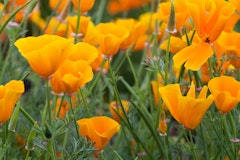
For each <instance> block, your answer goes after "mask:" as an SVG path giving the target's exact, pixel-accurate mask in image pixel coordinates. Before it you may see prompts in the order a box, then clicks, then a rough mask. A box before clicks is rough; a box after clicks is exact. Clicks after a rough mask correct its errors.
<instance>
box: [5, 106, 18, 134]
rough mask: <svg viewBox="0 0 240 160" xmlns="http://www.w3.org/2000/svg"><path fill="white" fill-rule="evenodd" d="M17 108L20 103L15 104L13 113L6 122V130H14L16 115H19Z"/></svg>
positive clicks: (16, 120)
mask: <svg viewBox="0 0 240 160" xmlns="http://www.w3.org/2000/svg"><path fill="white" fill-rule="evenodd" d="M19 108H20V105H17V106H16V107H15V109H14V111H13V114H12V116H11V119H10V121H9V123H8V130H9V131H12V132H15V129H16V126H17V122H18V116H19Z"/></svg>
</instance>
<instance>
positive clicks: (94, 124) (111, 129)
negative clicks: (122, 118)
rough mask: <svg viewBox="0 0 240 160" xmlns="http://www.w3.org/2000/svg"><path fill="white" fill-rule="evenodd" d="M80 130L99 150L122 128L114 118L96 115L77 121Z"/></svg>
mask: <svg viewBox="0 0 240 160" xmlns="http://www.w3.org/2000/svg"><path fill="white" fill-rule="evenodd" d="M77 123H78V125H79V132H80V134H81V135H82V136H83V137H87V138H89V139H90V140H91V141H92V142H93V143H95V144H94V146H95V148H96V149H97V150H98V151H101V150H102V149H103V148H104V147H106V145H107V144H108V142H109V141H110V139H111V138H112V136H113V135H114V134H116V133H117V132H118V130H119V128H120V125H119V124H118V123H117V122H116V121H114V120H113V119H111V118H109V117H106V116H95V117H91V118H83V119H80V120H78V121H77Z"/></svg>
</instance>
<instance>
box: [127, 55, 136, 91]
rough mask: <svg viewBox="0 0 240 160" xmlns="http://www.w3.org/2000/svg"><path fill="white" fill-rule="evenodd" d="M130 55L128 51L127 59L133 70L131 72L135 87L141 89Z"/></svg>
mask: <svg viewBox="0 0 240 160" xmlns="http://www.w3.org/2000/svg"><path fill="white" fill-rule="evenodd" d="M129 54H130V53H129V52H128V51H126V57H127V60H128V63H129V65H130V68H131V71H132V74H133V78H134V80H135V85H136V87H139V82H138V78H137V75H136V71H135V69H134V67H133V64H132V61H131V59H130V57H129Z"/></svg>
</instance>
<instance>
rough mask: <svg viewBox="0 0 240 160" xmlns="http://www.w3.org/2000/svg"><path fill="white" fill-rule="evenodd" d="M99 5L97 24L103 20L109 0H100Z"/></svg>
mask: <svg viewBox="0 0 240 160" xmlns="http://www.w3.org/2000/svg"><path fill="white" fill-rule="evenodd" d="M99 3H100V4H99V6H98V11H97V17H96V21H95V24H98V23H100V22H101V21H102V16H103V12H104V9H105V6H106V3H107V1H106V0H101V1H99Z"/></svg>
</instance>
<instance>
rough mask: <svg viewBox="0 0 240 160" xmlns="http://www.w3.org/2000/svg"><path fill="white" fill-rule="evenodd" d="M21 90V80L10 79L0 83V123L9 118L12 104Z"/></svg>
mask: <svg viewBox="0 0 240 160" xmlns="http://www.w3.org/2000/svg"><path fill="white" fill-rule="evenodd" d="M23 92H24V83H23V81H17V80H11V81H10V82H8V83H7V84H6V85H0V123H4V122H6V121H8V120H9V119H10V117H11V115H12V112H13V108H14V105H15V103H16V102H17V101H18V99H19V98H20V97H21V95H22V94H23Z"/></svg>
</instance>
